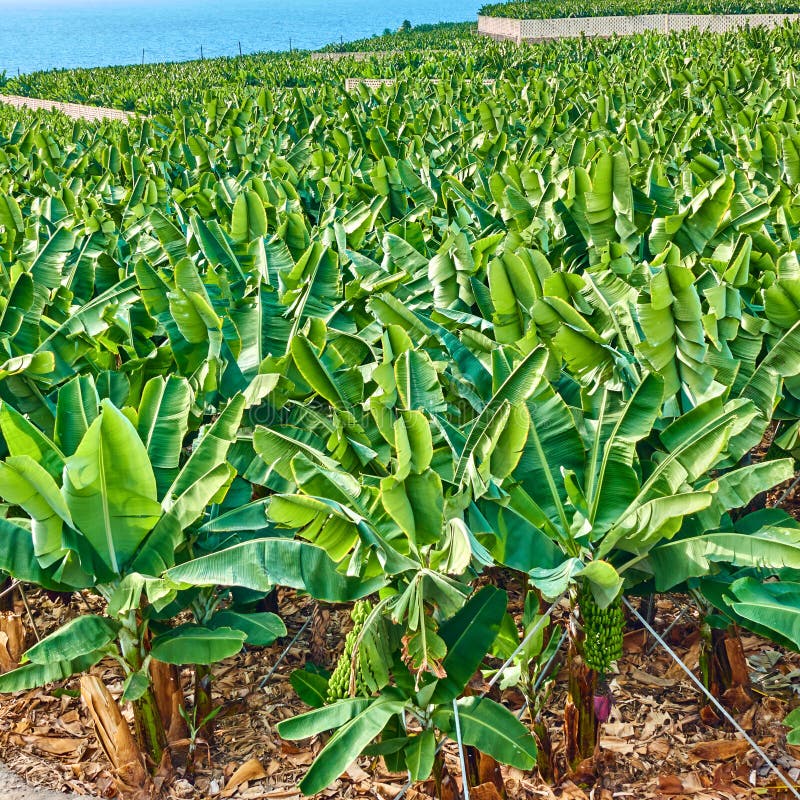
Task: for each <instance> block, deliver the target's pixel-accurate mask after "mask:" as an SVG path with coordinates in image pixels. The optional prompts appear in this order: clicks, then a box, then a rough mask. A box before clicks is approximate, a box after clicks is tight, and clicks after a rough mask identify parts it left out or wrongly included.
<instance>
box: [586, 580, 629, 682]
mask: <svg viewBox="0 0 800 800" xmlns="http://www.w3.org/2000/svg"><path fill="white" fill-rule="evenodd" d="M578 604H579V606H580V610H581V617H582V619H583V632H584V642H583V657H584V661H585V662H586V665H587V666H588V667H589V668H590V669H593V670H595V671H596V672H599V673H601V674H605V673H606V672H608V669H609V667H610V666H611V663H612V662H613V661H616V660H617V659H618V658H619V657H620V656H621V655H622V634H623V631H624V627H625V616H624V613H623V611H622V595H619V596H618V597H617V598H616V599H615V600H614V601H613V602H612V603H611V605H609V606H608V607H607V608H600V607H599V606H598V605H597V603H596V601H595V599H594V595H592V592H591V590H590V589H589V588H588V587H584V586H582V587H581V589H580V592H579V593H578Z"/></svg>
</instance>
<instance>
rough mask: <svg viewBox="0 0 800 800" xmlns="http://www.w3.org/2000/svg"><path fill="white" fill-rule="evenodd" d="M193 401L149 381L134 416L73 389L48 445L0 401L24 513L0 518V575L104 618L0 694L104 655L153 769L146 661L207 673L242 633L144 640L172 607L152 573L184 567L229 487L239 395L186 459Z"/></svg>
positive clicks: (85, 619)
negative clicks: (91, 604) (101, 611)
mask: <svg viewBox="0 0 800 800" xmlns="http://www.w3.org/2000/svg"><path fill="white" fill-rule="evenodd" d="M192 402H193V398H192V393H191V390H190V388H189V386H188V384H187V382H186V381H184V380H181V379H173V378H170V379H167V380H164V379H154V380H153V381H152V382H150V383H149V384H148V385H147V386H146V387H145V390H144V392H143V395H142V399H141V403H140V405H139V406H138V408H132V407H125V408H122V409H120V408H118V407H117V406H115V405H114V404H113V403H112V402H111V401H110V400H109V399H103V400H99V398H98V396H97V392H96V390H95V387H94V383H93V382H92V381H91V380H87V379H76V380H75V381H74V382H73V383H72V384H68V385H67V387H65V389H64V390H62V392H61V393H60V394H59V398H58V404H57V409H56V426H55V433H54V437H53V438H50V437H48V436H46V435H45V434H44V433H43V432H42V431H40V430H39V429H37V428H35V427H34V426H33V425H32V423H30V422H29V421H28V420H26V419H25V417H23V416H22V415H20V414H19V413H18V412H17V411H15V410H14V409H13V408H11V407H10V406H9V405H8V404H4V405H3V407H2V409H0V431H2V434H3V438H4V439H5V442H6V445H7V447H8V450H9V453H10V454H9V455H8V456H7V457H6V458H5V459H4V460H3V462H2V463H0V495H2V496H3V497H4V498H5V499H6V500H7V501H8V502H10V503H12V504H14V505H15V506H17V507H19V508H20V509H21V510H22V511H24V512H25V513H26V514H27V517H25V518H12V519H2V520H0V527H2V530H3V534H4V535H3V539H2V547H1V548H0V562H2V564H3V568H4V569H6V570H7V571H8V572H9V573H10V574H12V575H14V576H15V577H17V578H19V579H20V580H24V581H30V582H33V583H37V584H39V585H42V586H45V587H47V588H56V589H59V590H62V591H65V590H66V591H70V590H79V589H90V590H92V591H93V592H95V593H97V594H98V595H99V596H100V597H102V598H103V600H104V602H105V612H106V614H105V616H103V615H98V614H92V615H84V616H81V617H78V618H76V619H75V620H73V621H71V622H69V623H67V624H66V625H65V626H63V627H62V628H60V629H58V630H57V631H56V632H55V633H53V634H51V635H50V636H48V637H47V638H45V639H43V640H42V641H41V642H39V643H38V644H37V645H36V646H35V647H34V648H32V649H31V651H30V652H29V653H28V654H26V662H27V663H25V664H24V665H23V666H21V667H20V668H19V669H17V670H15V671H13V672H9V673H7V674H5V675H3V676H2V680H1V681H0V689H1V690H3V691H16V690H19V689H23V688H29V687H32V686H37V685H41V684H42V683H46V682H49V681H52V680H56V679H60V678H66V677H69V676H70V675H72V674H75V673H78V672H81V671H84V670H86V669H88V668H89V667H90V666H92V665H93V664H95V663H97V662H98V661H99V660H100V659H101V658H104V657H106V656H112V657H114V658H115V659H116V660H117V661H118V662H119V663H120V664H121V666H122V668H123V670H124V672H125V684H124V692H123V699H125V700H130V701H132V703H133V707H134V710H135V721H136V733H137V736H138V740H139V743H140V745H141V747H142V749H143V751H144V752H146V753H147V754H148V755H149V756H150V757H151V759H152V761H153V762H154V763H155V764H158V763H159V762H160V759H161V755H162V752H163V749H164V746H165V738H164V730H163V726H162V722H161V718H160V716H159V713H158V709H157V707H156V704H155V698H154V695H153V691H152V686H151V683H150V678H149V662H150V661H151V660H153V659H155V660H159V661H163V662H167V663H173V664H176V663H200V664H207V663H213V662H214V661H217V660H219V659H221V658H225V657H227V656H230V655H233V654H235V653H236V652H238V651H239V650H240V649H241V646H242V643H243V642H244V640H245V639H246V638H247V636H248V633H247V632H246V631H245V630H242V628H246V627H247V626H246V625H245V624H242V621H241V620H239V619H238V618H237V617H236V615H235V614H234V615H231V614H229V615H228V616H225V617H224V618H219V619H216V620H212V621H213V622H214V624H213V625H211V624H210V625H208V627H204V626H200V625H183V626H178V627H176V628H172V629H166V630H163V631H162V632H160V633H158V635H156V636H155V637H151V635H150V623H151V615H153V614H157V613H158V612H159V611H163V610H164V609H165V608H166V607H168V606H169V605H170V604H171V603H173V602H174V601H175V600H176V598H177V587H176V586H175V585H173V584H170V583H169V582H168V581H165V580H164V579H163V578H161V577H160V576H161V573H162V572H163V571H164V570H165V569H167V568H169V567H170V566H172V565H173V564H174V563H175V561H176V559H178V558H181V557H182V550H184V549H185V548H186V545H187V541H189V540H190V531H191V530H192V528H193V526H195V525H196V523H198V521H200V520H202V519H204V518H205V517H206V516H207V515H208V510H209V507H211V506H213V504H214V503H218V502H221V501H222V499H223V498H224V496H225V494H226V493H227V491H228V488H229V486H230V484H231V481H232V479H233V477H234V469H233V468H232V467H231V466H230V464H228V463H227V460H226V455H227V452H228V449H229V447H230V444H231V442H232V440H233V438H234V436H235V435H236V432H237V430H238V427H239V422H240V419H241V415H242V409H243V405H244V401H243V398H242V397H241V396H238V397H235V398H233V399H232V401H231V402H230V403H229V404H228V405H227V406H226V407H225V408H224V409H223V410H222V411H221V413H220V414H219V415H218V416H217V418H216V419H214V420H212V421H211V422H209V423H208V424H206V425H204V426H202V428H201V429H200V431H199V432H198V435H197V436H196V437H195V438H194V441H193V442H192V447H191V453H190V454H189V455H188V457H184V451H183V448H184V447H185V445H186V441H185V439H186V436H187V431H188V429H189V412H190V408H191V405H192ZM180 610H182V606H181V607H179V608H176V609H174V611H173V613H177V611H180ZM223 616H224V615H223ZM275 627H276V628H277V626H275ZM274 632H275V633H276V635H277V634H279V633H280V632H281V631H280V630H279V629H278V630H275V631H274Z"/></svg>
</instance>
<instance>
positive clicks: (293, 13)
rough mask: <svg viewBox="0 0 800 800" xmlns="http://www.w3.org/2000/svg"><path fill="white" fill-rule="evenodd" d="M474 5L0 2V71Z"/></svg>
mask: <svg viewBox="0 0 800 800" xmlns="http://www.w3.org/2000/svg"><path fill="white" fill-rule="evenodd" d="M482 4H483V2H482V1H481V0H403V2H399V3H398V2H388V1H387V0H0V72H5V73H6V74H8V75H12V74H13V75H16V74H17V72H22V73H25V72H32V71H34V70H39V69H53V68H60V67H91V66H105V65H109V64H138V63H141V61H142V58H143V53H142V51H144V60H145V61H184V60H188V59H192V58H199V57H200V48H201V47H202V49H203V55H204V56H205V57H206V58H213V57H215V56H226V55H227V56H233V55H237V54H238V53H239V46H240V45H241V48H242V52H244V53H250V52H255V51H258V50H288V49H289V47H290V46H291V47H295V48H309V49H313V48H318V47H322V46H323V45H325V44H328V43H329V42H333V41H338V40H339V39H340V38H342V39H344V41H347V40H349V39H350V40H352V39H360V38H362V37H365V36H371V35H373V34H376V33H377V34H380V33H383V31H384V29H385V28H391V29H393V30H394V29H396V28H397V27H398V26H399V25H400V24H401V23H402V21H403V20H404V19H408V20H410V21H411V23H412V24H414V25H418V24H421V23H428V22H461V21H465V20H474V19H475V18H476V15H477V11H478V8H479V7H480V6H481V5H482Z"/></svg>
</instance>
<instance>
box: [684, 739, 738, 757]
mask: <svg viewBox="0 0 800 800" xmlns="http://www.w3.org/2000/svg"><path fill="white" fill-rule="evenodd" d="M749 749H750V745H749V744H747V742H745V741H744V740H743V739H717V740H715V741H713V742H699V743H698V744H696V745H695V746H694V747H692V749H691V750H689V760H690V761H691V762H694V763H697V762H698V761H727V760H728V759H729V758H733V757H734V756H738V755H741V754H742V753H746V752H747V751H748V750H749Z"/></svg>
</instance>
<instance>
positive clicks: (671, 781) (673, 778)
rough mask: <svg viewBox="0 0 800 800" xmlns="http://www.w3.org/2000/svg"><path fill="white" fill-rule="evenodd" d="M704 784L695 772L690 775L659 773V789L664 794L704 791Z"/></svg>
mask: <svg viewBox="0 0 800 800" xmlns="http://www.w3.org/2000/svg"><path fill="white" fill-rule="evenodd" d="M703 788H704V787H703V784H702V783H701V782H700V778H699V777H698V775H697V774H696V773H694V772H691V773H689V774H688V775H684V776H682V777H681V776H678V775H659V776H658V790H659V791H660V792H662V793H663V794H693V793H695V792H702V791H703Z"/></svg>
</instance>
